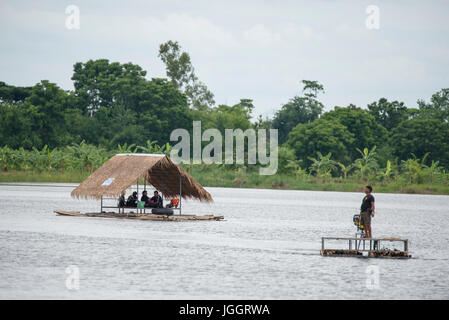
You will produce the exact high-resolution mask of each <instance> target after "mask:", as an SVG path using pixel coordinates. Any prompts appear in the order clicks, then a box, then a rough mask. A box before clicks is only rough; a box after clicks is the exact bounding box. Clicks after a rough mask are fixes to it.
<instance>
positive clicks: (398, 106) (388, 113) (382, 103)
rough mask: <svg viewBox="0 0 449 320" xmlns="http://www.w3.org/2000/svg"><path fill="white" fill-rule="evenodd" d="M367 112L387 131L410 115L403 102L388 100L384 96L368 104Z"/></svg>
mask: <svg viewBox="0 0 449 320" xmlns="http://www.w3.org/2000/svg"><path fill="white" fill-rule="evenodd" d="M368 112H369V114H371V115H372V116H373V117H374V118H375V119H376V121H377V123H379V124H381V125H382V126H383V127H384V128H386V129H387V130H388V131H390V130H391V129H393V128H396V127H397V126H398V125H399V123H401V122H402V121H404V120H407V119H408V118H409V116H410V112H409V110H408V109H407V107H406V106H405V105H404V103H403V102H398V101H391V102H389V101H388V100H387V99H385V98H381V99H379V101H377V102H373V103H371V104H369V105H368Z"/></svg>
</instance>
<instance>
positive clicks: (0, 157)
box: [0, 146, 13, 171]
mask: <svg viewBox="0 0 449 320" xmlns="http://www.w3.org/2000/svg"><path fill="white" fill-rule="evenodd" d="M12 159H13V152H12V149H11V148H9V147H8V146H4V147H2V148H0V164H1V168H2V170H3V171H8V169H9V165H10V163H11V161H12Z"/></svg>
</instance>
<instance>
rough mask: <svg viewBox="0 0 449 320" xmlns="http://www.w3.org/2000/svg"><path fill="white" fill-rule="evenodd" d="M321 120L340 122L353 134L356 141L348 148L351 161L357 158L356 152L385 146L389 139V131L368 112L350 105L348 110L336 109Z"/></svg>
mask: <svg viewBox="0 0 449 320" xmlns="http://www.w3.org/2000/svg"><path fill="white" fill-rule="evenodd" d="M321 119H324V120H329V121H332V122H338V123H340V124H342V125H344V126H345V127H346V128H347V130H348V131H349V132H350V133H352V135H353V137H354V140H353V142H352V144H351V145H348V146H347V150H348V153H347V155H348V156H349V157H350V159H352V160H353V159H355V158H356V157H357V153H356V150H357V148H358V149H361V150H362V149H363V148H368V149H371V148H373V147H374V146H381V145H383V144H384V143H385V142H386V140H387V137H388V131H387V130H386V129H385V128H384V127H382V126H381V125H380V124H378V123H377V122H376V119H375V118H374V117H373V116H372V115H370V114H369V113H368V112H367V111H366V110H363V109H361V108H358V107H356V106H354V105H349V106H348V107H346V108H342V107H335V109H334V110H332V111H329V112H326V113H325V114H323V115H322V116H321Z"/></svg>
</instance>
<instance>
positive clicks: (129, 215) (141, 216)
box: [54, 210, 224, 221]
mask: <svg viewBox="0 0 449 320" xmlns="http://www.w3.org/2000/svg"><path fill="white" fill-rule="evenodd" d="M54 213H56V214H57V215H60V216H70V217H97V218H116V219H135V220H152V221H211V220H213V221H219V220H223V219H224V216H214V215H204V216H195V215H165V214H151V213H133V212H125V213H117V212H93V213H81V212H78V211H63V210H55V211H54Z"/></svg>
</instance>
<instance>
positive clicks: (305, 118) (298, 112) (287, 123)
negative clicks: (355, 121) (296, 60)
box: [271, 80, 324, 144]
mask: <svg viewBox="0 0 449 320" xmlns="http://www.w3.org/2000/svg"><path fill="white" fill-rule="evenodd" d="M302 83H303V85H304V88H303V91H302V92H303V94H304V96H295V97H293V98H292V99H291V100H290V101H289V102H288V103H287V104H285V105H283V106H282V108H281V110H279V111H278V112H276V114H275V115H274V118H273V120H272V124H271V125H272V127H273V128H275V129H278V138H279V143H281V144H282V143H284V142H285V141H287V139H288V134H289V133H290V131H291V130H292V129H293V128H294V127H295V126H296V125H298V124H299V123H310V122H312V121H313V120H315V119H317V118H318V117H319V116H320V114H321V112H322V111H323V108H324V106H323V104H322V103H321V102H320V101H318V100H317V96H318V94H319V93H320V92H323V91H324V89H323V86H322V85H321V84H319V83H318V82H317V81H309V80H303V81H302Z"/></svg>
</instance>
